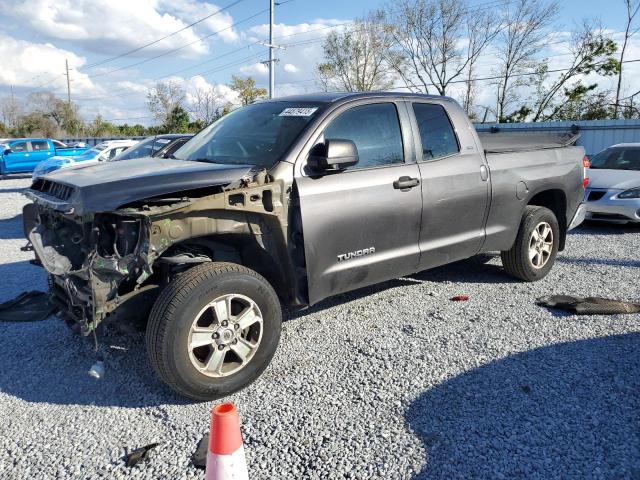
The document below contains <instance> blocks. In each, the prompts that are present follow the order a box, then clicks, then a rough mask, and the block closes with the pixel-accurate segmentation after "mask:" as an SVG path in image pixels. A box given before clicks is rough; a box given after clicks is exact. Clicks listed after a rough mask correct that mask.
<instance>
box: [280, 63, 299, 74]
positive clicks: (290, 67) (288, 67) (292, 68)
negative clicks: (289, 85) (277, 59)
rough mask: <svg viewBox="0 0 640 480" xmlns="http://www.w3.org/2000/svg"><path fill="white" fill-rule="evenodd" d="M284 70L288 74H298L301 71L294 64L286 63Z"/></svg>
mask: <svg viewBox="0 0 640 480" xmlns="http://www.w3.org/2000/svg"><path fill="white" fill-rule="evenodd" d="M283 70H284V71H285V72H287V73H298V72H299V71H300V69H299V68H298V67H296V66H295V65H294V64H293V63H285V64H284V67H283Z"/></svg>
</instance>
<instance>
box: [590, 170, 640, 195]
mask: <svg viewBox="0 0 640 480" xmlns="http://www.w3.org/2000/svg"><path fill="white" fill-rule="evenodd" d="M637 187H640V171H638V170H609V169H604V168H603V169H600V168H591V169H589V188H602V189H605V188H606V189H612V190H628V189H629V188H637Z"/></svg>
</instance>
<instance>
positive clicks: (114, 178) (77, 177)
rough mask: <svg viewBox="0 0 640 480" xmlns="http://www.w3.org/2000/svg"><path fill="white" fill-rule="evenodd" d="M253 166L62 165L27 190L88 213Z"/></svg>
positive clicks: (241, 173)
mask: <svg viewBox="0 0 640 480" xmlns="http://www.w3.org/2000/svg"><path fill="white" fill-rule="evenodd" d="M251 169H252V167H251V166H249V165H221V164H214V163H205V162H190V161H184V160H173V159H168V158H167V159H161V158H151V157H147V158H138V159H135V160H127V161H126V162H105V163H99V164H97V165H87V166H86V168H69V169H62V170H57V171H55V172H52V173H50V174H48V175H43V176H42V177H40V178H39V179H38V180H36V181H35V182H34V183H33V185H32V186H31V188H30V189H29V190H27V192H25V195H26V196H27V197H29V198H30V199H32V200H33V201H34V202H36V203H40V204H44V205H47V206H49V207H51V208H54V209H56V210H61V211H73V212H74V213H75V214H77V215H84V214H87V213H98V212H110V211H113V210H116V209H117V208H119V207H121V206H122V205H126V204H128V203H131V202H135V201H137V200H142V199H145V198H150V197H156V196H159V195H165V194H171V193H179V192H183V191H186V190H193V189H197V188H204V187H212V186H218V185H228V184H229V183H231V182H234V181H236V180H240V179H241V178H243V177H245V176H247V175H248V174H249V172H250V171H251Z"/></svg>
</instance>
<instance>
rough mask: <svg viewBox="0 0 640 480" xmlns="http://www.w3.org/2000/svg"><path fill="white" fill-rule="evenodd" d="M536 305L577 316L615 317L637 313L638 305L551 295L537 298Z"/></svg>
mask: <svg viewBox="0 0 640 480" xmlns="http://www.w3.org/2000/svg"><path fill="white" fill-rule="evenodd" d="M536 303H537V304H538V305H540V306H543V307H549V308H557V309H560V310H566V311H569V312H573V313H577V314H578V315H615V314H618V313H638V312H640V303H634V302H625V301H622V300H614V299H611V298H601V297H584V298H583V297H574V296H572V295H551V296H549V297H542V298H539V299H538V301H537V302H536Z"/></svg>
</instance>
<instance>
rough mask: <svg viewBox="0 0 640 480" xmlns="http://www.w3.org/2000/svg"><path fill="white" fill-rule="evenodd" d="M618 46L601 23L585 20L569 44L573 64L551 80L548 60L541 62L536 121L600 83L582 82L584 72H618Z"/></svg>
mask: <svg viewBox="0 0 640 480" xmlns="http://www.w3.org/2000/svg"><path fill="white" fill-rule="evenodd" d="M616 50H617V46H616V43H615V42H614V41H613V40H612V39H610V38H607V37H606V36H605V35H604V34H603V31H602V29H601V28H600V27H597V28H596V27H595V26H594V25H593V24H591V23H589V22H584V23H583V24H582V26H581V27H580V29H579V30H577V31H576V32H574V33H573V35H572V38H571V43H570V47H569V53H570V54H571V64H570V65H569V66H568V67H567V68H566V69H563V71H562V72H560V73H559V74H558V75H557V76H556V77H555V78H554V79H553V80H552V81H549V73H548V70H549V68H548V64H547V63H546V62H543V63H541V64H540V66H539V70H538V76H537V77H538V79H537V82H536V89H535V95H534V99H533V103H532V109H531V110H532V114H533V117H532V120H533V121H534V122H537V121H544V120H548V119H550V118H554V117H555V116H556V113H557V112H558V111H560V110H561V109H562V106H563V105H564V103H565V102H566V101H567V100H568V99H571V98H574V97H575V96H576V95H585V94H587V93H591V92H593V91H594V90H595V89H596V88H597V86H598V85H597V83H591V84H589V85H585V84H584V83H583V82H582V78H583V76H584V75H589V74H590V73H598V74H600V75H603V76H611V75H615V74H617V73H618V72H619V70H620V64H619V62H618V60H617V59H615V58H614V57H612V55H613V54H614V53H615V52H616ZM559 95H562V98H561V100H560V102H559V103H558V101H557V98H558V96H559Z"/></svg>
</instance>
